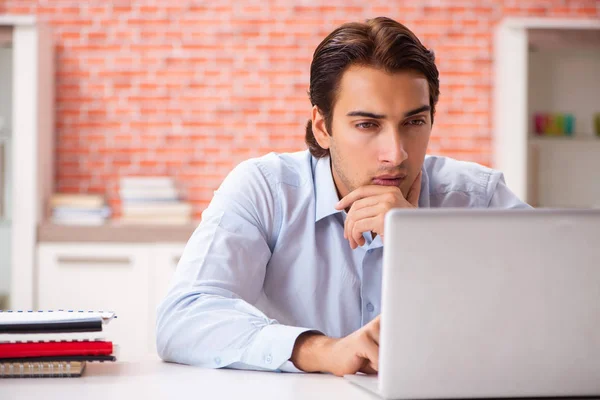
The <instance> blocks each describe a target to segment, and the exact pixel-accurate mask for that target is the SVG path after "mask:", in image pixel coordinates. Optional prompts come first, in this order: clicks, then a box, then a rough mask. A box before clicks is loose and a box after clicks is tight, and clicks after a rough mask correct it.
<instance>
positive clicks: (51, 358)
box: [0, 345, 117, 363]
mask: <svg viewBox="0 0 600 400" xmlns="http://www.w3.org/2000/svg"><path fill="white" fill-rule="evenodd" d="M113 346H115V347H116V345H113ZM23 361H26V362H34V361H35V362H52V361H100V362H104V361H107V362H114V361H117V356H116V355H115V354H111V355H110V356H49V357H27V358H21V357H17V358H0V363H9V362H23Z"/></svg>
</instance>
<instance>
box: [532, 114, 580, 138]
mask: <svg viewBox="0 0 600 400" xmlns="http://www.w3.org/2000/svg"><path fill="white" fill-rule="evenodd" d="M574 127H575V117H574V116H573V114H561V113H536V114H535V115H534V131H535V134H536V135H546V136H572V135H573V132H574Z"/></svg>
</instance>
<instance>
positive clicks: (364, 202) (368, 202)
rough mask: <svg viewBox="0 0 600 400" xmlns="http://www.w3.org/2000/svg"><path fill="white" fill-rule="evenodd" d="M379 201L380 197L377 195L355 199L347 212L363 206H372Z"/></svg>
mask: <svg viewBox="0 0 600 400" xmlns="http://www.w3.org/2000/svg"><path fill="white" fill-rule="evenodd" d="M380 202H381V199H380V197H379V195H375V196H369V197H364V198H362V199H360V200H356V201H355V202H354V203H352V206H350V210H349V211H348V213H351V212H356V211H358V210H360V209H362V208H365V207H370V206H374V205H376V204H379V203H380Z"/></svg>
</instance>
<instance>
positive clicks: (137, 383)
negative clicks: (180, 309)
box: [0, 360, 379, 400]
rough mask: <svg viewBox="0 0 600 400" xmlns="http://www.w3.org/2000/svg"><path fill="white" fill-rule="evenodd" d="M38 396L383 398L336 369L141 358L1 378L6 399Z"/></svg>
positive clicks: (1, 396) (66, 399)
mask: <svg viewBox="0 0 600 400" xmlns="http://www.w3.org/2000/svg"><path fill="white" fill-rule="evenodd" d="M36 398H37V399H58V398H60V399H63V400H70V399H73V400H75V399H77V400H79V399H86V400H87V399H102V400H117V399H144V400H146V399H182V400H184V399H244V400H255V399H256V400H269V399H277V400H287V399H311V400H312V399H328V400H329V399H345V400H373V399H379V397H377V396H375V395H374V394H371V393H369V392H367V391H366V390H363V389H361V388H359V387H358V386H355V385H353V384H351V383H350V382H348V381H346V380H345V379H343V378H338V377H336V376H333V375H325V374H290V373H274V372H253V371H235V370H227V369H222V370H213V369H203V368H196V367H190V366H184V365H177V364H169V363H163V362H160V361H155V360H152V361H146V362H139V363H121V362H118V363H88V365H87V367H86V370H85V372H84V375H83V376H82V377H81V378H26V379H1V380H0V399H2V400H15V399H36Z"/></svg>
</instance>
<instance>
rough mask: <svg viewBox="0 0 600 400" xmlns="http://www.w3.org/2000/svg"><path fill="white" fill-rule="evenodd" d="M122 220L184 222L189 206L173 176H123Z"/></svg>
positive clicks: (153, 222)
mask: <svg viewBox="0 0 600 400" xmlns="http://www.w3.org/2000/svg"><path fill="white" fill-rule="evenodd" d="M119 193H120V196H121V205H122V208H121V211H122V216H121V221H122V222H124V223H130V224H159V225H165V224H172V225H180V224H187V223H189V222H190V221H191V217H192V206H191V204H189V203H186V202H184V201H181V200H180V198H179V194H178V193H177V189H176V188H175V183H174V182H173V179H172V178H169V177H166V176H157V177H123V178H121V180H120V191H119Z"/></svg>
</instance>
